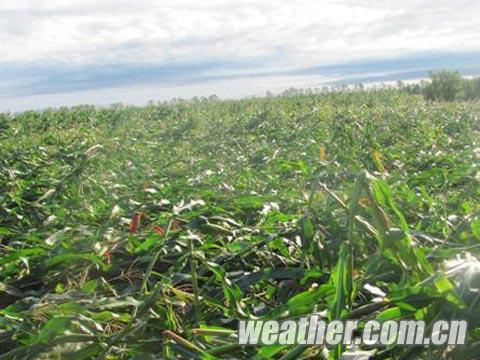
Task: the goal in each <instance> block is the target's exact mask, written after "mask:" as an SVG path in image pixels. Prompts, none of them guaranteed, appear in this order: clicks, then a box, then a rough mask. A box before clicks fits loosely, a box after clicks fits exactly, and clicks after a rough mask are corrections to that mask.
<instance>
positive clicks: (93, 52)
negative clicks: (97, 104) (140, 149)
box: [0, 0, 480, 98]
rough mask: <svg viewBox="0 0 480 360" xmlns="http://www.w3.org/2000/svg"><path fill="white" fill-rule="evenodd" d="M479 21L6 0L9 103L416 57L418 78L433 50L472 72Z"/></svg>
mask: <svg viewBox="0 0 480 360" xmlns="http://www.w3.org/2000/svg"><path fill="white" fill-rule="evenodd" d="M479 16H480V4H479V3H478V1H477V0H456V1H451V0H448V1H447V0H435V1H433V0H404V1H401V2H397V1H396V2H393V1H384V0H356V1H354V0H326V1H318V0H302V1H300V0H290V1H281V0H264V1H251V0H242V1H240V0H228V1H227V0H205V1H202V2H199V1H196V0H176V1H165V0H160V1H153V0H137V1H131V0H115V1H114V0H95V1H93V0H69V1H68V2H67V1H60V0H48V1H47V0H17V1H14V2H4V3H2V4H1V5H0V46H1V49H2V52H1V53H0V75H1V76H2V78H3V79H4V81H3V83H2V84H1V85H0V97H4V98H5V97H10V98H11V97H19V96H22V95H23V96H27V95H29V96H30V95H35V94H49V93H65V92H74V91H83V90H86V89H100V88H102V89H103V88H108V87H118V86H125V85H128V84H130V85H138V84H148V85H149V86H150V85H153V84H154V83H159V84H160V83H161V84H162V86H164V85H165V84H171V85H172V86H174V85H178V84H187V83H202V82H204V83H205V82H211V81H217V80H218V79H228V78H235V79H238V78H242V77H244V78H249V79H257V81H260V80H258V79H260V78H262V77H265V76H268V77H269V78H270V80H271V77H272V76H273V77H275V76H277V77H278V78H281V77H282V76H299V75H300V74H304V75H308V74H311V73H312V71H314V70H315V71H316V74H318V72H319V71H324V72H327V73H328V70H329V69H330V70H331V71H330V75H332V74H331V73H335V72H336V71H334V70H332V69H331V66H333V65H335V64H341V65H342V66H341V67H340V68H337V70H338V71H337V72H339V71H340V70H341V68H345V66H347V65H344V64H357V65H360V67H363V68H365V67H367V68H368V64H373V65H374V67H376V68H375V69H368V71H374V70H375V71H376V72H381V71H382V69H381V66H380V65H379V64H380V62H381V61H383V60H385V61H386V63H387V67H388V63H389V62H390V63H391V62H392V61H394V60H389V59H394V58H397V59H400V63H399V64H397V65H398V66H400V68H402V66H403V65H402V64H404V63H405V61H407V62H408V61H409V60H408V59H414V60H415V61H416V63H415V69H413V70H416V69H417V68H419V67H421V66H419V65H421V64H419V62H421V61H426V60H428V59H430V60H431V61H432V64H428V63H425V64H424V66H423V68H428V67H435V66H436V65H435V61H436V60H435V58H434V57H432V56H431V55H432V54H441V55H442V56H444V55H445V56H447V57H448V56H451V55H452V54H453V55H455V54H456V55H458V56H459V61H460V62H462V64H463V62H465V61H464V60H465V56H467V55H468V54H474V55H473V58H470V61H466V62H467V63H468V64H467V65H468V66H470V65H471V66H474V64H475V61H478V56H477V54H478V53H479V52H480V37H479V36H478V30H479V25H478V18H479ZM429 54H430V55H429ZM466 54H467V55H466ZM429 56H430V58H429ZM422 57H423V58H422ZM467 57H468V56H467ZM402 59H403V60H402ZM422 59H423V60H422ZM442 61H444V62H445V61H446V60H440V63H442ZM448 61H449V62H450V63H452V62H453V65H455V60H453V61H452V60H451V59H450V60H448ZM437 62H438V61H437ZM440 65H441V64H440ZM349 66H350V65H349ZM398 66H397V67H398ZM347 67H348V66H347ZM403 67H404V66H403ZM347 70H348V71H354V70H353V68H348V69H347ZM396 70H398V69H396ZM400 70H402V71H403V70H405V71H406V70H409V69H403V68H402V69H400ZM410 70H411V69H410ZM356 73H357V74H356V76H357V77H358V76H359V73H360V70H359V69H357V71H356ZM336 75H337V77H335V76H333V77H332V76H330V79H336V78H338V77H339V76H340V75H341V74H336ZM340 77H341V76H340ZM227 95H228V94H227Z"/></svg>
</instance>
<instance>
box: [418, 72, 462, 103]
mask: <svg viewBox="0 0 480 360" xmlns="http://www.w3.org/2000/svg"><path fill="white" fill-rule="evenodd" d="M430 79H431V82H430V84H429V85H427V86H426V87H425V88H424V94H423V95H424V96H425V98H426V99H427V100H436V101H442V100H443V101H454V100H456V99H457V98H459V97H460V94H461V92H462V85H463V78H462V75H460V73H459V72H458V71H447V70H442V71H437V72H430Z"/></svg>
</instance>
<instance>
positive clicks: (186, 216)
mask: <svg viewBox="0 0 480 360" xmlns="http://www.w3.org/2000/svg"><path fill="white" fill-rule="evenodd" d="M479 117H480V102H478V101H468V102H460V101H457V102H427V101H425V100H424V99H423V98H422V97H421V96H418V95H410V94H408V93H407V92H404V91H401V90H394V89H383V90H376V91H344V92H332V93H324V94H292V95H289V96H286V95H285V96H276V97H267V98H252V99H244V100H235V101H233V100H232V101H227V100H225V101H221V100H216V99H210V100H198V101H189V102H187V101H176V102H170V103H165V104H150V105H147V106H144V107H128V106H112V107H110V108H103V109H102V108H95V107H88V106H82V107H76V108H70V109H59V110H47V111H43V112H25V113H20V114H16V115H2V116H1V117H0V359H1V360H3V359H75V360H81V359H111V360H114V359H115V360H116V359H136V360H144V359H145V360H149V359H256V360H261V359H283V360H286V359H342V356H343V358H344V359H367V358H368V357H361V355H360V351H359V349H352V348H349V347H343V346H337V347H335V348H328V349H327V348H323V347H322V346H306V345H292V346H287V345H263V346H262V345H258V346H239V345H238V343H237V338H236V336H237V326H238V320H239V319H287V318H292V319H293V318H298V317H299V316H302V315H307V314H312V313H317V314H320V315H321V316H323V317H325V318H326V319H328V320H334V319H359V320H360V322H363V321H365V320H368V319H378V320H380V321H386V320H389V319H421V320H425V321H426V323H427V324H430V323H432V322H433V321H434V320H438V319H445V320H449V319H467V320H468V322H469V328H468V336H467V340H468V341H467V344H466V345H465V346H442V347H405V346H395V345H392V346H385V347H380V348H376V349H368V348H366V349H362V350H364V351H365V350H368V351H369V354H370V356H371V358H372V359H459V360H460V359H461V360H467V359H472V360H473V359H480V167H479V165H480V120H479ZM370 350H371V351H370ZM346 354H347V355H348V354H350V355H348V356H350V357H348V356H347V355H346ZM363 354H365V353H363Z"/></svg>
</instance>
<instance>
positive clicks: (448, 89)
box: [399, 70, 480, 101]
mask: <svg viewBox="0 0 480 360" xmlns="http://www.w3.org/2000/svg"><path fill="white" fill-rule="evenodd" d="M399 86H400V88H401V89H403V90H406V91H407V92H409V93H412V94H422V95H423V97H424V98H425V99H426V100H429V101H455V100H476V99H480V78H465V77H463V76H462V75H461V74H460V73H459V72H458V71H448V70H442V71H435V72H433V71H432V72H430V81H421V82H420V83H417V84H410V85H404V84H403V83H399Z"/></svg>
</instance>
